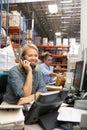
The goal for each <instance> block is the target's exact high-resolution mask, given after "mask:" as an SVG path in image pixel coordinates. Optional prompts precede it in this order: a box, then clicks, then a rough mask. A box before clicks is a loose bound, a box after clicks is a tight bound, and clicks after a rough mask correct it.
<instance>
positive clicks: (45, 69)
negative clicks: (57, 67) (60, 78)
mask: <svg viewBox="0 0 87 130" xmlns="http://www.w3.org/2000/svg"><path fill="white" fill-rule="evenodd" d="M38 68H39V71H41V72H42V73H43V77H44V81H45V84H48V83H51V82H53V81H54V80H55V78H54V77H52V76H50V74H51V73H53V66H47V65H46V64H45V63H42V64H39V67H38Z"/></svg>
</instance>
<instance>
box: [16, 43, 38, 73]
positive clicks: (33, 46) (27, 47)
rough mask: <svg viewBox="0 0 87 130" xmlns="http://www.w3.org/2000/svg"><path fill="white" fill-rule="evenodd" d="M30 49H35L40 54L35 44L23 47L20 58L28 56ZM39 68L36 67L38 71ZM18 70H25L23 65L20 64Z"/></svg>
mask: <svg viewBox="0 0 87 130" xmlns="http://www.w3.org/2000/svg"><path fill="white" fill-rule="evenodd" d="M30 48H33V49H35V50H36V51H37V53H38V48H37V46H36V45H35V44H33V43H29V44H25V45H24V46H23V48H22V51H21V55H20V57H24V56H25V55H26V52H27V51H28V50H29V49H30ZM37 66H38V65H37ZM37 66H36V68H35V70H36V71H37V68H38V67H37ZM18 68H19V69H20V70H22V69H23V67H22V65H21V63H20V62H19V66H18Z"/></svg>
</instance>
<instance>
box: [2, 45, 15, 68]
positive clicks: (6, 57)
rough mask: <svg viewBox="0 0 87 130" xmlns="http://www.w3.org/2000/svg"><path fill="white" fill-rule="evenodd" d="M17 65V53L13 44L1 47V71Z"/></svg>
mask: <svg viewBox="0 0 87 130" xmlns="http://www.w3.org/2000/svg"><path fill="white" fill-rule="evenodd" d="M14 65H15V55H14V51H13V48H12V46H11V45H9V46H7V47H4V48H0V71H7V70H9V69H10V68H11V67H13V66H14Z"/></svg>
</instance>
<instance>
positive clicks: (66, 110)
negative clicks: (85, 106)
mask: <svg viewBox="0 0 87 130" xmlns="http://www.w3.org/2000/svg"><path fill="white" fill-rule="evenodd" d="M58 112H59V115H58V117H57V120H59V121H68V122H80V121H81V116H82V114H87V110H81V109H77V108H73V107H60V109H59V110H58Z"/></svg>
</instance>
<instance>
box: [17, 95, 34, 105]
mask: <svg viewBox="0 0 87 130" xmlns="http://www.w3.org/2000/svg"><path fill="white" fill-rule="evenodd" d="M33 100H34V95H30V96H28V97H22V98H20V100H19V101H18V103H17V105H22V104H29V103H31V102H32V101H33Z"/></svg>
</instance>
